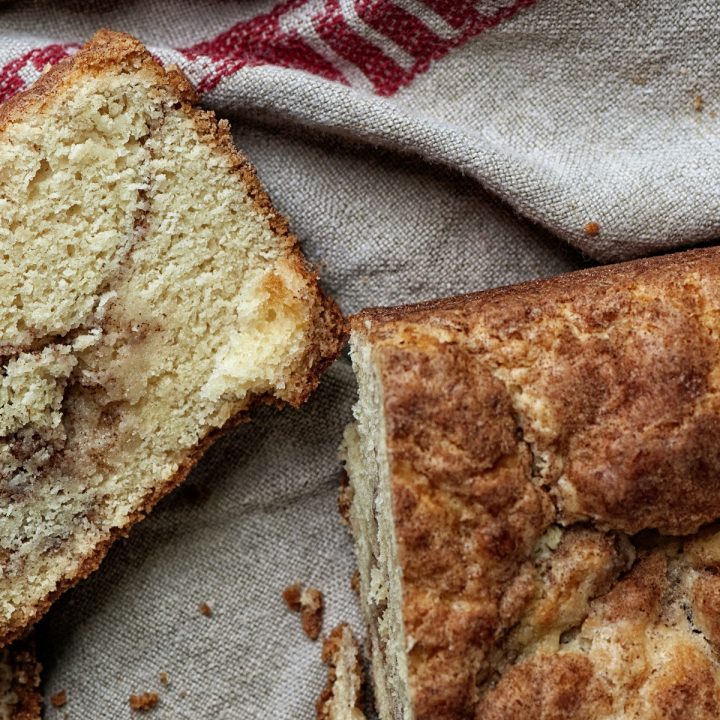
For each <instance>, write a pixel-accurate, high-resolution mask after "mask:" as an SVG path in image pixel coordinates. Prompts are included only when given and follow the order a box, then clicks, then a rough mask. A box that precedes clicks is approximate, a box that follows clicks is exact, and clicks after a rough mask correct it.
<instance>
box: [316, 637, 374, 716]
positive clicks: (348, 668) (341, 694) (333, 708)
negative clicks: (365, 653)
mask: <svg viewBox="0 0 720 720" xmlns="http://www.w3.org/2000/svg"><path fill="white" fill-rule="evenodd" d="M322 659H323V662H324V663H325V664H326V665H327V666H328V675H327V684H326V685H325V688H324V689H323V691H322V693H321V695H320V697H319V698H318V701H317V703H316V711H317V720H365V714H364V713H363V702H362V695H363V685H364V682H365V677H364V674H363V669H362V664H361V662H360V649H359V648H358V644H357V641H356V640H355V636H354V635H353V633H352V630H350V627H349V626H348V625H346V624H345V623H343V624H341V625H338V626H337V627H336V628H335V629H334V630H333V631H332V632H331V633H330V634H329V635H328V636H327V637H326V638H325V640H324V641H323V649H322Z"/></svg>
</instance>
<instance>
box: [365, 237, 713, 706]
mask: <svg viewBox="0 0 720 720" xmlns="http://www.w3.org/2000/svg"><path fill="white" fill-rule="evenodd" d="M719 284H720V251H719V250H717V249H706V250H698V251H691V252H687V253H682V254H676V255H672V256H667V257H662V258H657V259H651V260H643V261H640V262H634V263H627V264H623V265H616V266H611V267H606V268H600V269H593V270H588V271H582V272H579V273H574V274H570V275H566V276H563V277H559V278H554V279H551V280H545V281H541V282H534V283H528V284H526V285H520V286H517V287H513V288H503V289H499V290H492V291H489V292H485V293H478V294H475V295H470V296H465V297H462V298H453V299H449V300H445V301H439V302H432V303H426V304H422V305H416V306H411V307H405V308H396V309H391V310H387V309H375V310H368V311H365V312H363V313H361V314H359V315H357V316H355V317H354V318H352V319H351V326H352V332H353V334H354V335H356V336H357V337H360V338H361V340H362V342H367V343H369V344H370V345H371V347H372V353H373V361H374V363H375V364H376V366H377V368H378V370H379V375H380V379H381V384H382V391H383V402H384V413H385V425H386V433H387V444H388V453H389V463H390V476H391V485H392V487H391V490H392V497H393V513H394V518H395V530H396V535H397V544H398V558H399V562H400V565H401V567H402V572H403V590H404V600H403V602H404V605H403V621H404V625H405V633H406V636H407V637H408V638H409V640H408V646H409V648H408V666H409V673H410V687H411V693H412V702H413V710H414V714H415V715H414V716H415V718H416V720H424V719H429V718H433V719H434V720H442V719H447V720H450V719H451V718H452V719H453V720H454V719H456V718H472V717H476V718H477V719H478V720H480V719H481V718H482V719H485V718H492V719H493V720H495V719H496V718H510V717H533V718H535V717H537V718H548V719H549V718H573V719H576V718H605V717H607V718H621V717H622V718H625V717H637V718H656V717H657V718H661V717H662V718H666V717H676V715H673V714H672V713H673V712H676V709H677V708H680V707H681V706H682V705H683V702H686V703H687V702H689V701H687V700H683V698H686V699H687V698H688V697H692V698H693V700H692V703H690V705H689V706H688V707H690V708H691V710H692V711H693V712H695V714H692V712H691V714H690V715H685V716H684V717H703V718H710V717H716V716H717V715H718V712H720V694H719V693H720V668H719V666H718V664H717V660H716V656H715V654H714V650H715V647H716V640H715V639H714V633H715V632H716V629H717V628H716V624H715V623H713V621H711V620H710V618H711V617H713V612H712V610H711V609H710V608H712V607H715V604H716V603H717V597H720V595H718V590H717V588H716V587H715V580H714V575H713V572H714V570H713V569H712V568H715V567H717V564H716V563H717V561H718V560H720V555H717V554H716V552H715V548H716V546H717V545H718V541H717V540H716V539H715V537H714V535H711V536H710V539H708V538H707V537H705V535H703V536H702V542H701V541H700V540H697V541H692V542H691V545H692V543H693V542H698V543H700V544H703V547H705V550H704V555H703V558H704V559H703V560H702V561H701V562H699V563H698V562H696V561H695V560H694V559H690V558H688V551H687V548H688V544H687V542H684V543H683V542H681V541H674V540H672V539H671V538H669V537H666V536H668V535H687V534H691V533H696V532H697V531H698V529H699V528H700V526H701V525H703V524H704V523H708V522H712V521H714V520H716V519H717V518H719V517H720V450H719V448H720V400H719V399H718V392H717V386H718V379H719V378H720V355H719V352H720V340H719V337H720V336H719V334H718V332H719V331H720V294H719V291H718V287H719ZM651 530H652V532H651ZM641 531H644V532H643V533H642V534H641V535H640V536H638V535H636V534H637V533H639V532H641ZM655 531H660V532H659V533H658V532H655ZM706 532H710V531H706ZM648 533H650V535H648ZM630 535H634V537H632V538H630V537H629V536H630ZM683 547H684V548H685V552H684V553H683V552H682V550H683ZM628 570H630V573H629V575H627V576H626V577H625V578H624V579H620V578H622V573H624V572H626V571H628ZM611 628H615V629H611ZM640 650H642V652H640ZM638 653H640V656H641V657H642V661H639V660H637V657H638ZM661 667H662V668H663V669H662V671H660V668H661ZM618 668H619V669H618ZM629 698H632V699H633V700H632V702H630V700H629ZM633 703H634V704H633ZM657 708H665V709H663V710H661V711H658V710H657ZM678 712H679V711H678ZM658 713H659V714H658ZM678 717H679V716H678Z"/></svg>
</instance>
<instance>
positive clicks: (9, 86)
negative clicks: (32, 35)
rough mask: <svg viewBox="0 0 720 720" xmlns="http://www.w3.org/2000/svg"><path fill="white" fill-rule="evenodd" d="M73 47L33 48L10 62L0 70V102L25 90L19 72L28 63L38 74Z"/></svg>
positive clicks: (58, 60)
mask: <svg viewBox="0 0 720 720" xmlns="http://www.w3.org/2000/svg"><path fill="white" fill-rule="evenodd" d="M73 47H77V46H76V45H73V44H68V45H57V44H55V45H47V46H45V47H42V48H34V49H33V50H30V51H29V52H26V53H25V54H24V55H22V56H21V57H19V58H16V59H15V60H11V61H10V62H9V63H7V65H5V66H4V67H3V68H2V69H0V102H3V101H5V100H7V99H8V98H10V97H12V96H13V95H15V93H17V92H20V91H21V90H23V89H24V88H25V81H24V80H23V78H22V77H21V76H20V71H21V70H22V69H23V68H24V67H26V66H27V65H28V64H29V63H32V65H33V67H34V68H35V69H36V70H37V71H38V72H40V71H41V70H42V69H43V68H44V67H45V66H46V65H47V64H48V63H50V64H51V65H54V64H55V63H58V62H60V60H62V59H63V58H66V57H67V56H68V55H69V54H70V53H69V52H68V50H70V49H71V48H73Z"/></svg>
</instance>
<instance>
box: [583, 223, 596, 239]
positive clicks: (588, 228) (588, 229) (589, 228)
mask: <svg viewBox="0 0 720 720" xmlns="http://www.w3.org/2000/svg"><path fill="white" fill-rule="evenodd" d="M583 232H584V233H585V234H586V235H589V236H590V237H595V236H596V235H598V234H599V233H600V225H599V224H598V223H596V222H589V223H588V224H587V225H585V227H584V228H583Z"/></svg>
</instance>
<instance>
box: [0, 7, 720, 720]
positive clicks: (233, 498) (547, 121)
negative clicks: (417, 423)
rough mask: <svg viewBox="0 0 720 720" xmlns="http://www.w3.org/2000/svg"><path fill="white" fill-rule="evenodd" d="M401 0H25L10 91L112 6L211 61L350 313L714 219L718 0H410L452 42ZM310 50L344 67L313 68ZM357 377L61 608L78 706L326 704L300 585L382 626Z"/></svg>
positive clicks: (244, 144) (164, 521) (206, 464)
mask: <svg viewBox="0 0 720 720" xmlns="http://www.w3.org/2000/svg"><path fill="white" fill-rule="evenodd" d="M390 4H391V3H388V2H379V1H378V0H374V1H373V2H368V1H366V0H357V2H350V0H342V2H335V1H334V0H328V1H327V2H326V1H325V0H322V1H321V0H293V1H292V2H289V3H282V4H280V3H278V2H276V1H275V0H246V1H245V2H242V3H238V2H236V0H175V1H174V2H173V3H171V4H170V3H162V2H160V1H159V0H145V1H144V2H142V3H139V2H131V3H116V2H108V1H106V0H97V1H96V2H79V1H78V0H65V1H64V2H50V1H49V0H38V1H37V2H13V3H10V4H4V5H2V7H1V8H0V97H7V96H9V95H10V94H12V92H13V91H16V90H18V89H20V88H21V87H22V86H23V84H24V83H26V82H29V81H32V80H33V79H34V77H36V76H37V74H38V73H39V72H40V70H41V69H42V66H43V65H44V64H45V62H47V61H51V60H53V59H57V58H58V57H62V56H63V55H64V54H67V52H71V51H72V47H66V45H65V44H68V43H77V42H81V41H84V40H85V39H87V38H88V37H89V36H90V35H91V34H92V32H94V31H95V30H96V29H97V28H98V27H100V26H109V27H112V28H113V29H118V30H125V31H128V32H131V33H133V34H135V35H137V36H138V37H139V38H140V39H141V40H143V41H144V42H146V43H147V44H148V45H150V46H151V47H152V48H153V49H154V51H155V52H156V53H157V55H158V56H159V57H160V58H162V59H164V60H169V61H173V62H178V63H179V64H181V65H182V66H183V67H184V68H185V69H186V70H187V72H188V74H189V75H190V77H191V78H192V79H193V81H194V82H196V83H199V84H203V83H204V85H205V87H206V92H205V93H204V95H203V101H204V102H205V103H206V104H207V105H209V106H210V107H212V108H213V109H215V110H217V111H218V112H219V114H220V115H221V116H227V117H229V118H230V119H231V121H232V123H233V127H234V135H235V140H236V142H237V144H238V146H239V147H241V148H242V149H243V150H244V151H245V152H246V153H247V155H248V156H249V157H250V159H251V160H252V161H253V162H254V163H255V164H256V165H257V168H258V172H259V175H260V177H261V179H262V180H263V182H264V183H265V184H266V186H267V187H268V190H269V192H270V194H271V196H272V198H273V200H274V201H275V203H276V205H277V206H278V209H279V210H280V211H281V212H283V213H285V214H287V215H288V216H289V217H290V218H291V220H292V223H293V224H292V229H293V230H294V231H295V232H296V233H297V234H298V235H299V237H300V238H301V239H302V240H303V243H304V248H305V251H306V254H307V255H308V257H309V258H310V259H311V260H312V261H314V262H317V263H320V264H321V265H322V276H323V278H324V281H325V286H326V288H327V289H328V290H329V292H330V293H331V294H332V295H334V297H335V298H336V299H337V300H338V301H339V302H340V304H341V306H342V308H343V310H344V311H345V312H346V313H350V312H354V311H357V310H359V309H360V308H362V307H364V306H366V305H377V304H397V303H401V302H408V301H415V300H422V299H427V298H431V297H435V296H440V295H448V294H455V293H459V292H464V291H469V290H477V289H482V288H486V287H491V286H495V285H499V284H505V283H510V282H516V281H519V280H523V279H528V278H533V277H539V276H547V275H552V274H555V273H558V272H561V271H564V270H570V269H574V268H576V267H579V266H580V265H581V264H582V260H581V257H580V255H579V254H577V253H575V252H574V251H572V250H570V249H569V248H568V246H567V244H566V243H565V242H564V241H563V239H564V240H568V241H570V242H571V243H573V244H574V245H575V246H576V247H578V248H581V249H582V250H583V251H584V252H585V253H587V254H588V255H590V256H593V257H595V258H597V259H600V260H609V259H615V258H620V257H630V256H633V255H636V254H642V253H645V252H648V251H650V250H653V249H656V248H660V247H670V246H677V245H680V244H685V243H692V242H698V241H704V240H710V239H712V238H713V237H714V236H715V235H716V234H717V232H718V226H719V223H720V220H719V219H718V218H720V199H719V198H720V196H719V195H718V193H717V187H718V186H719V185H720V182H719V181H720V162H718V160H719V159H720V143H718V141H717V137H720V134H718V132H717V129H718V122H719V121H718V118H717V117H716V114H715V111H716V109H717V107H716V105H717V103H718V102H719V101H718V100H717V97H718V95H717V92H716V91H717V88H718V87H720V77H719V73H720V70H718V64H717V62H716V58H717V55H718V44H719V43H720V33H718V32H717V30H718V27H717V26H718V24H720V14H718V10H717V8H716V5H715V4H714V3H712V2H710V1H709V0H696V1H695V2H689V3H684V4H682V7H680V6H678V5H677V4H676V3H672V2H670V0H663V1H662V2H658V3H653V5H652V9H651V8H650V7H649V5H646V4H640V3H632V2H627V1H623V0H621V1H620V2H618V1H617V0H605V1H604V2H595V3H591V2H575V1H574V0H557V1H552V0H540V1H539V2H537V3H534V4H533V3H530V2H515V3H513V2H511V1H508V0H499V1H496V2H492V3H489V2H479V3H470V2H467V1H466V0H447V1H444V0H395V2H394V3H392V5H393V7H395V8H401V9H403V10H404V11H405V12H406V14H407V15H410V16H412V17H414V18H416V19H419V20H420V22H421V24H422V26H424V27H425V28H428V29H430V30H431V31H432V36H433V37H435V38H441V40H442V41H443V43H444V45H443V44H442V43H436V44H435V45H434V46H433V47H434V48H435V50H433V52H435V55H433V56H432V57H429V58H428V56H427V54H428V50H427V49H428V47H429V45H428V43H427V42H424V44H423V41H422V40H423V39H422V37H421V36H419V35H413V34H412V32H411V28H410V26H409V25H408V24H407V22H406V24H405V25H403V24H402V22H401V20H403V18H404V19H405V20H406V21H407V16H406V15H402V13H400V12H399V11H395V15H394V16H393V17H394V18H395V20H393V21H392V22H390V23H389V24H388V23H387V22H386V20H387V18H386V19H385V20H383V19H382V17H381V18H380V19H379V20H377V19H376V20H373V17H375V16H377V14H378V13H382V12H388V9H387V6H389V5H390ZM526 5H527V6H528V7H525V6H526ZM431 7H434V8H435V11H433V10H431V9H430V8H431ZM475 7H477V10H476V11H475V12H476V15H475V16H471V15H470V14H469V10H468V8H475ZM273 8H279V9H278V10H276V12H275V14H274V15H272V14H270V15H268V13H271V12H272V11H273ZM328 8H330V10H332V12H330V10H328ZM333 8H335V9H334V10H333ZM383 8H384V10H383ZM453 8H454V10H453ZM455 11H456V12H455ZM453 12H455V14H453ZM333 13H334V14H333ZM373 13H375V15H373ZM463 13H464V14H463ZM263 14H265V15H264V17H263ZM338 14H339V18H340V19H339V20H338ZM443 14H444V15H445V19H443V17H442V15H443ZM253 18H255V19H254V20H253ZM258 18H260V19H258ZM363 18H364V19H363ZM398 18H399V19H398ZM463 18H464V19H463ZM468 18H469V19H468ZM473 18H474V19H473ZM478 18H480V20H478ZM483 18H486V19H487V21H485V20H483ZM238 23H245V24H244V25H242V27H240V28H239V29H238V28H237V27H236V29H235V31H234V33H231V34H230V36H229V37H228V40H227V43H225V45H223V43H222V42H218V43H215V44H214V45H213V48H214V49H213V50H212V52H214V53H217V52H221V53H222V52H226V53H227V54H229V55H236V56H239V57H240V59H237V58H236V59H235V60H233V61H232V62H229V63H227V64H226V67H225V70H224V72H227V73H229V75H228V77H226V78H225V79H221V80H219V81H218V78H217V73H215V74H213V68H217V67H218V65H222V63H221V62H218V61H219V60H222V55H220V56H217V55H216V57H215V58H214V59H211V60H209V59H208V57H207V56H206V55H203V53H202V51H203V46H199V45H198V44H199V43H201V42H204V41H211V40H213V39H217V38H218V36H220V35H221V34H222V33H223V32H225V31H227V30H228V28H231V27H233V26H236V25H237V24H238ZM372 23H374V25H375V26H376V27H384V28H385V32H386V33H391V34H392V33H394V36H395V38H396V39H397V40H400V41H401V42H404V46H405V49H403V48H402V47H401V45H399V44H398V42H395V41H393V40H391V39H390V38H389V36H388V34H383V33H382V32H380V31H378V30H377V29H374V28H373V27H372ZM383 23H385V25H383ZM393 23H395V24H393ZM453 23H455V25H453ZM458 23H459V24H458ZM463 23H464V24H463ZM468 23H469V24H468ZM473 23H474V24H473ZM418 27H419V26H417V25H415V29H416V30H417V28H418ZM347 28H349V29H350V30H351V31H353V33H354V34H352V33H351V34H352V37H353V38H355V39H352V40H351V41H348V40H347V37H348V33H347V32H345V30H346V29H347ZM466 31H467V32H466ZM357 36H359V37H360V38H361V39H364V40H365V41H366V42H367V43H369V44H370V45H369V47H370V48H372V47H376V48H380V50H381V53H380V56H377V55H374V56H373V55H372V53H370V51H369V49H368V45H367V44H365V45H363V44H362V43H359V42H358V40H357ZM412 37H416V38H420V39H419V40H418V42H417V43H416V45H415V46H413V45H412V43H411V42H410V41H409V40H407V39H408V38H412ZM288 38H290V40H288ZM293 38H294V39H293ZM297 38H300V39H301V40H302V42H303V43H304V46H303V49H301V50H298V51H297V52H295V54H294V55H293V52H292V50H293V47H296V46H293V44H292V43H293V42H296V41H297ZM402 38H405V40H404V41H403V40H402ZM348 42H349V44H348ZM61 45H62V47H60V46H61ZM453 46H454V47H453ZM307 47H310V48H315V49H316V51H317V54H318V55H319V56H320V57H321V58H325V60H326V61H327V64H328V65H327V67H325V75H331V74H332V72H336V73H339V76H340V78H339V79H338V78H336V79H328V78H327V77H322V76H320V75H318V74H317V70H318V68H322V67H323V66H322V63H320V62H319V61H316V62H315V65H314V66H313V67H314V70H313V71H302V70H298V69H294V68H297V66H298V65H302V64H303V63H304V62H306V60H307V58H308V57H309V56H310V53H309V51H308V50H307ZM48 48H49V49H48ZM177 48H185V49H186V51H187V49H189V48H194V49H193V51H192V52H189V51H187V52H185V53H180V52H178V51H177V50H176V49H177ZM218 48H220V51H218ZM223 48H224V49H223ZM238 48H240V49H241V50H242V52H241V53H239V54H238ZM288 48H289V49H288ZM333 48H334V49H333ZM358 48H361V50H362V51H361V52H360V54H359V55H358ZM363 48H364V49H363ZM35 49H36V50H35ZM205 49H206V50H207V48H205ZM33 50H35V53H34V54H32V55H30V56H29V55H28V54H29V53H31V52H32V51H33ZM281 50H282V52H281ZM208 52H210V51H209V50H208ZM243 53H244V54H243ZM363 53H364V54H363ZM413 53H415V55H413ZM371 56H372V57H371ZM416 56H417V58H416ZM388 57H389V58H390V59H391V60H392V63H394V64H391V63H388V62H386V61H385V60H383V58H388ZM423 58H424V60H423ZM433 58H434V59H433ZM416 60H417V62H416ZM243 62H244V63H245V64H244V65H243V66H242V67H240V65H242V64H243ZM423 62H424V63H425V64H424V65H423ZM273 63H275V64H273ZM278 63H279V64H278ZM282 65H285V67H283V66H282ZM288 66H290V67H288ZM396 66H398V67H400V68H401V69H403V72H405V74H404V75H402V74H398V72H397V71H396V70H395V69H394V68H395V67H396ZM360 67H364V68H365V71H366V72H363V71H362V70H361V69H360ZM234 70H237V71H236V72H235V71H234ZM208 78H209V79H208ZM213 78H214V79H213ZM216 81H217V82H216ZM214 82H216V84H215V85H214V86H213V83H214ZM403 83H404V84H403ZM383 93H384V94H383ZM497 196H499V197H500V198H502V199H504V200H505V201H506V202H507V205H501V204H499V203H498V201H497V199H496V197H497ZM516 212H519V213H520V214H516ZM528 218H532V219H534V220H536V221H538V222H539V223H540V225H536V224H533V223H532V222H530V221H529V220H528ZM592 223H597V225H598V227H595V226H593V225H592ZM588 225H589V227H588ZM541 226H544V228H541ZM596 231H597V234H596ZM354 396H355V385H354V381H353V379H352V373H351V371H350V368H349V366H348V364H347V361H346V360H341V361H339V362H338V363H336V365H335V366H334V367H333V368H332V369H331V371H330V372H329V373H328V375H327V376H326V379H325V381H324V382H323V383H322V384H321V387H320V389H319V391H318V392H317V394H316V395H315V397H314V398H313V399H312V400H311V401H310V403H309V404H308V405H307V406H306V407H305V408H303V409H302V410H300V411H297V412H286V413H284V414H282V415H278V414H275V413H272V412H269V411H268V412H262V413H260V416H259V417H258V418H257V421H256V422H255V423H254V425H253V426H245V427H241V428H239V429H238V430H237V431H236V432H234V433H233V434H231V435H230V436H228V437H227V438H225V439H224V440H223V441H222V442H221V443H220V444H219V445H218V446H217V447H215V448H214V449H213V450H212V451H211V452H210V454H209V455H208V457H206V459H205V460H204V461H203V462H202V464H201V466H200V467H199V468H198V469H197V471H196V472H195V473H194V474H193V476H192V478H191V479H190V481H189V483H188V485H187V486H186V487H185V489H180V490H179V491H178V492H177V493H175V494H174V495H173V496H172V497H170V498H169V499H168V500H167V501H165V502H164V503H163V504H162V505H161V506H160V507H159V508H158V510H157V512H156V513H155V514H154V516H153V517H151V518H150V519H149V520H148V521H147V522H145V523H143V524H142V525H141V526H139V527H138V528H137V529H136V530H135V531H134V532H133V533H132V535H131V537H130V538H129V540H128V541H127V542H126V543H125V544H124V545H123V546H120V547H116V548H115V549H114V550H113V551H112V552H111V553H110V556H109V558H108V560H107V561H106V563H105V565H104V566H103V568H102V569H101V570H100V571H99V573H98V574H97V575H95V576H94V577H93V578H92V579H91V580H90V581H89V582H87V583H85V584H84V585H83V586H81V587H80V588H78V589H77V590H76V591H73V592H72V593H70V594H69V595H68V596H67V597H66V598H64V599H63V601H62V602H61V603H60V604H59V605H58V606H57V607H56V608H55V609H54V610H53V611H52V612H51V614H50V616H49V617H48V619H47V621H46V622H44V623H43V626H42V628H41V631H42V648H41V649H42V655H43V659H44V665H45V667H46V668H47V682H46V689H47V691H48V694H50V693H53V692H56V691H57V690H59V689H61V688H65V689H66V690H67V694H68V704H67V707H66V709H67V711H68V712H69V713H70V716H71V717H88V718H108V720H114V719H115V718H118V719H120V718H122V719H123V720H124V719H125V718H127V717H128V714H129V708H128V698H129V696H130V695H131V694H136V693H140V692H144V691H158V692H159V693H160V702H159V704H158V706H157V708H156V709H155V710H154V711H153V717H154V718H156V719H157V720H163V719H170V718H172V719H173V720H176V719H182V718H188V719H190V718H192V720H203V719H204V718H208V719H209V718H213V720H214V719H216V718H217V719H220V720H222V719H225V720H231V719H232V720H234V719H235V718H273V719H277V720H284V719H285V718H287V719H288V720H290V719H292V720H295V719H298V718H309V717H312V713H313V707H314V701H315V698H316V696H317V695H318V694H319V692H320V688H321V687H322V684H323V682H324V675H325V673H324V669H323V667H322V664H321V661H320V646H319V644H313V643H311V642H310V641H309V640H307V639H306V638H305V637H304V635H303V633H302V631H301V629H300V626H299V622H298V618H297V616H295V615H293V614H291V613H289V612H287V611H286V610H285V608H284V606H283V603H282V600H281V598H280V594H281V591H282V589H283V588H284V587H286V586H287V585H288V584H290V583H292V582H294V581H296V580H301V581H303V582H304V583H308V584H312V585H314V586H316V587H319V588H320V589H321V590H323V591H324V593H325V597H326V605H327V612H326V618H325V630H326V631H327V630H328V629H329V628H332V627H334V626H335V625H336V624H337V623H338V622H339V621H341V620H349V621H350V622H351V624H352V626H353V628H354V629H355V630H356V631H358V630H360V627H359V625H358V616H357V611H356V604H355V599H354V596H353V594H352V591H351V590H350V587H349V581H350V575H351V573H352V569H353V558H352V554H351V550H350V543H349V541H348V539H347V538H346V536H345V530H344V528H343V527H342V526H341V525H340V522H339V520H338V516H337V513H336V510H335V505H336V503H335V494H336V483H337V476H338V472H339V465H338V462H337V459H336V458H337V455H336V453H337V447H338V445H339V443H340V439H341V434H342V429H343V427H344V425H345V424H346V423H347V421H348V420H349V419H350V407H351V404H352V402H353V400H354ZM206 492H207V493H208V496H207V497H206V498H205V493H206ZM204 601H207V602H208V603H209V604H210V605H211V606H212V609H213V614H212V616H211V617H205V616H204V615H202V614H201V613H200V611H199V610H198V605H199V604H200V603H202V602H204ZM161 671H164V672H167V673H168V675H169V679H170V683H169V685H168V686H163V685H162V684H161V683H160V680H159V677H158V674H159V673H160V672H161ZM51 717H52V716H51Z"/></svg>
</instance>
